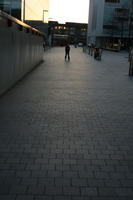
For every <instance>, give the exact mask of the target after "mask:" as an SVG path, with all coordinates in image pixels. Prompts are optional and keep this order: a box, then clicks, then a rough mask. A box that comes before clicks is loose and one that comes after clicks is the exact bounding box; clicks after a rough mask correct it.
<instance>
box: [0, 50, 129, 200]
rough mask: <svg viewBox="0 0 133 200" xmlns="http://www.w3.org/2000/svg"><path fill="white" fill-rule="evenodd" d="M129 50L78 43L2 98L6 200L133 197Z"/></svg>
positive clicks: (53, 54) (54, 53)
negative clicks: (90, 48) (94, 51)
mask: <svg viewBox="0 0 133 200" xmlns="http://www.w3.org/2000/svg"><path fill="white" fill-rule="evenodd" d="M127 74H128V62H127V54H125V53H112V52H105V53H104V54H103V59H102V61H101V62H100V61H94V59H93V58H92V57H90V56H88V55H87V54H85V53H83V52H82V50H81V48H77V49H74V48H72V49H71V61H70V62H64V49H63V48H53V49H51V50H49V51H47V52H46V54H45V62H44V63H43V64H42V65H41V66H39V67H38V68H37V69H35V70H34V71H32V73H31V74H29V75H28V76H26V78H25V79H24V80H22V81H21V82H19V83H18V84H17V85H16V87H14V88H13V89H12V90H10V91H9V92H8V93H7V94H6V95H5V96H3V97H1V98H0V200H132V199H133V79H130V78H129V77H128V75H127Z"/></svg>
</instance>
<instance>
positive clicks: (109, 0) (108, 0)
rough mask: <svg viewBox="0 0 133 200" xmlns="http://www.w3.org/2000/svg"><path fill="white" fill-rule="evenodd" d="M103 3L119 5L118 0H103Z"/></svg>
mask: <svg viewBox="0 0 133 200" xmlns="http://www.w3.org/2000/svg"><path fill="white" fill-rule="evenodd" d="M105 3H120V0H105Z"/></svg>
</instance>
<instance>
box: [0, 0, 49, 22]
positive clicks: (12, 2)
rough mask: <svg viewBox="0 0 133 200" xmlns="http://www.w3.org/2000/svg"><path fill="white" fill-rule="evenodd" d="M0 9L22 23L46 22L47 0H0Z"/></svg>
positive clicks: (47, 13) (47, 14)
mask: <svg viewBox="0 0 133 200" xmlns="http://www.w3.org/2000/svg"><path fill="white" fill-rule="evenodd" d="M0 9H1V10H3V11H5V12H6V13H8V14H10V15H12V16H13V17H16V18H18V19H20V20H22V21H25V20H44V21H48V16H49V0H0Z"/></svg>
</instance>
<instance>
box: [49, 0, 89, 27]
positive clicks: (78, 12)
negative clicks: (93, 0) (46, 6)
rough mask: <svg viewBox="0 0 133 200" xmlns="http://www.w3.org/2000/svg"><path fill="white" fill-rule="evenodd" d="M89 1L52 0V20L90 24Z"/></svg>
mask: <svg viewBox="0 0 133 200" xmlns="http://www.w3.org/2000/svg"><path fill="white" fill-rule="evenodd" d="M88 12H89V0H82V1H81V0H50V19H51V20H52V21H58V22H59V23H65V22H79V23H88Z"/></svg>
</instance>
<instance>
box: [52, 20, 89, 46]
mask: <svg viewBox="0 0 133 200" xmlns="http://www.w3.org/2000/svg"><path fill="white" fill-rule="evenodd" d="M49 32H50V34H51V35H52V41H53V42H52V43H53V45H55V46H64V45H65V43H66V41H67V42H69V43H70V44H78V43H83V44H86V36H87V24H84V23H72V22H66V23H65V24H59V23H58V22H56V21H50V22H49Z"/></svg>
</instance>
